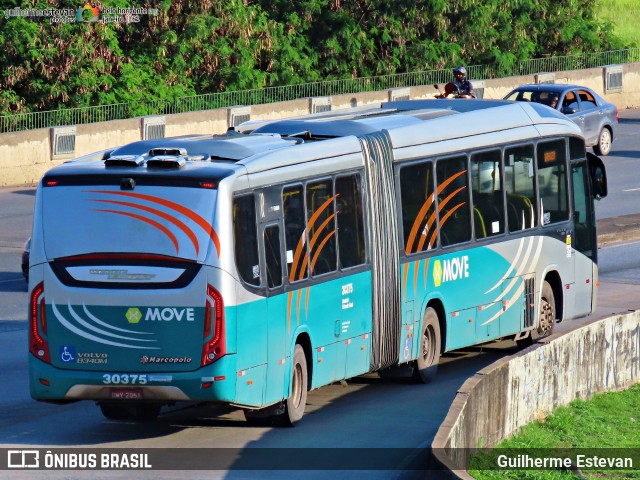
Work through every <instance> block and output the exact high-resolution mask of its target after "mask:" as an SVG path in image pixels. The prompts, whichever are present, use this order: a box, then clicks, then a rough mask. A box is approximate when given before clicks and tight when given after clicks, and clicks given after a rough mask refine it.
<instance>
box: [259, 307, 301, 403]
mask: <svg viewBox="0 0 640 480" xmlns="http://www.w3.org/2000/svg"><path fill="white" fill-rule="evenodd" d="M266 306H267V311H266V312H263V315H264V316H265V318H268V319H269V322H268V323H269V331H268V332H267V336H268V339H267V359H268V363H267V385H266V393H265V404H266V405H270V404H272V403H275V402H278V401H280V400H282V399H283V398H285V397H287V396H288V392H287V391H286V388H287V386H288V383H289V382H287V376H288V374H289V372H290V369H291V366H290V365H291V351H290V345H291V341H290V339H289V336H288V335H287V297H286V295H276V296H273V297H269V298H267V304H266ZM265 313H266V315H265ZM309 360H310V359H309Z"/></svg>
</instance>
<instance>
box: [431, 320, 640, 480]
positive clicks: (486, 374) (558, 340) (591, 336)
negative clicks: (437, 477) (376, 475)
mask: <svg viewBox="0 0 640 480" xmlns="http://www.w3.org/2000/svg"><path fill="white" fill-rule="evenodd" d="M638 382H640V311H634V312H631V313H627V314H622V315H617V316H613V317H609V318H606V319H603V320H600V321H597V322H595V323H592V324H590V325H587V326H585V327H582V328H580V329H577V330H574V331H573V332H570V333H567V334H564V335H562V336H551V337H549V339H545V341H544V343H540V344H536V345H534V346H532V347H530V348H529V349H527V350H524V351H522V352H520V353H518V354H517V355H514V356H511V357H507V358H504V359H502V360H499V361H498V362H496V363H494V364H492V365H490V366H488V367H487V368H485V369H483V370H480V371H479V372H478V373H477V374H476V375H474V376H473V377H471V378H469V379H468V380H467V381H466V382H465V383H464V384H463V385H462V387H461V388H460V390H459V391H458V394H457V396H456V398H455V400H454V402H453V403H452V405H451V408H450V410H449V413H448V414H447V417H446V419H445V421H444V422H443V423H442V425H441V426H440V429H439V430H438V433H437V434H436V437H435V439H434V441H433V443H432V448H433V451H434V454H435V455H436V457H437V459H438V460H439V461H440V462H441V463H443V464H444V465H445V466H447V467H448V468H449V469H451V470H452V471H453V475H454V476H455V477H456V478H462V479H472V477H471V476H470V475H469V474H468V473H466V470H465V469H466V467H467V465H466V454H467V453H468V450H466V449H473V448H484V447H486V448H490V447H493V446H495V445H496V444H497V443H499V442H500V441H501V440H503V439H505V438H507V437H509V436H511V435H512V434H514V433H516V432H517V431H518V429H519V428H520V427H522V426H523V425H526V424H528V423H531V422H533V421H536V420H541V419H544V418H545V417H546V416H547V415H548V414H549V413H551V412H552V411H553V410H555V409H556V408H557V407H559V406H562V405H567V404H568V403H570V402H571V401H573V400H575V399H577V398H580V399H588V398H590V397H591V396H592V395H594V394H596V393H601V392H608V391H618V390H624V389H627V388H629V387H631V386H633V385H635V384H636V383H638Z"/></svg>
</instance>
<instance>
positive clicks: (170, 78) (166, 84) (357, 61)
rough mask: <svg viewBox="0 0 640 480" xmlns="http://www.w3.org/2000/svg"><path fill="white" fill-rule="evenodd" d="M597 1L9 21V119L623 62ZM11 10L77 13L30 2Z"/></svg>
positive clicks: (285, 5)
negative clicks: (393, 79) (432, 74)
mask: <svg viewBox="0 0 640 480" xmlns="http://www.w3.org/2000/svg"><path fill="white" fill-rule="evenodd" d="M595 2H596V0H562V1H560V0H484V1H483V2H477V1H469V0H395V1H394V2H389V1H382V0H354V1H349V2H347V1H342V0H296V1H291V0H268V1H267V0H254V1H249V0H227V1H226V2H217V1H213V0H204V1H199V2H196V1H193V0H177V1H170V0H161V1H151V0H103V1H102V2H101V3H98V2H91V5H92V6H94V7H98V8H99V9H100V10H101V11H104V9H105V8H107V7H120V8H134V7H147V8H157V9H158V11H159V14H158V15H157V16H149V15H140V16H139V18H138V19H139V22H133V23H104V24H103V23H89V22H80V23H76V22H74V23H51V22H50V21H49V20H48V19H47V18H17V17H8V18H5V17H4V16H2V17H0V40H1V42H0V43H1V44H2V45H3V46H4V48H3V49H1V50H0V65H1V66H2V69H1V70H0V114H8V113H18V112H29V111H41V110H53V109H58V108H68V107H84V106H91V105H100V104H113V103H123V102H125V103H130V104H132V114H135V115H138V114H145V113H148V112H147V109H146V107H144V106H143V105H142V104H146V103H148V102H156V104H157V106H158V108H159V109H160V110H161V108H162V105H165V104H167V103H168V102H171V101H173V100H174V99H176V98H180V97H184V96H189V95H196V94H205V93H215V92H221V91H233V90H241V89H259V88H264V87H268V86H278V85H288V84H297V83H304V82H313V81H320V80H327V79H345V78H356V77H365V76H376V75H385V74H393V73H403V72H410V71H416V70H427V69H440V68H444V67H447V66H452V65H456V64H466V65H474V64H487V63H490V64H496V73H497V74H508V73H509V72H511V71H512V68H513V66H514V65H515V64H516V63H517V62H519V61H522V60H528V59H531V58H536V57H543V56H549V55H569V54H578V53H584V52H593V51H601V50H608V49H611V48H620V47H622V46H623V45H624V44H623V42H622V41H621V40H619V39H617V38H616V37H614V36H613V25H612V23H611V22H609V21H604V22H602V21H600V20H598V19H597V18H596V17H595V8H596V5H595ZM4 3H5V4H6V5H7V7H8V8H12V7H15V6H20V7H21V8H57V9H60V8H70V9H72V10H73V11H74V12H75V11H76V9H77V7H78V5H80V4H79V3H78V2H71V1H68V0H48V1H44V0H31V1H28V2H25V3H19V2H18V1H17V0H9V1H6V2H4Z"/></svg>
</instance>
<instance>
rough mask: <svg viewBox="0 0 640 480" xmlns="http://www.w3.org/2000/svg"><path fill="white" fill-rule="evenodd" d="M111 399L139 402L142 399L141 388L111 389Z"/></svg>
mask: <svg viewBox="0 0 640 480" xmlns="http://www.w3.org/2000/svg"><path fill="white" fill-rule="evenodd" d="M111 398H117V399H119V400H140V399H142V389H141V388H112V389H111Z"/></svg>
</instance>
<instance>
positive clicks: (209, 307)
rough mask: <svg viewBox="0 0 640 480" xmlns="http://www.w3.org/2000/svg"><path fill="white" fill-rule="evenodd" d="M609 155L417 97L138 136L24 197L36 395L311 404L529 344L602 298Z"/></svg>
mask: <svg viewBox="0 0 640 480" xmlns="http://www.w3.org/2000/svg"><path fill="white" fill-rule="evenodd" d="M606 193H607V189H606V173H605V170H604V166H603V164H602V161H600V159H599V158H598V157H596V156H595V155H593V154H591V153H587V151H586V148H585V142H584V140H583V138H582V137H581V136H580V130H579V128H578V127H577V126H576V125H575V124H574V123H572V122H571V121H569V120H567V119H566V118H565V117H564V116H562V115H561V114H559V113H557V112H555V111H554V110H552V109H550V108H548V107H546V106H544V105H538V104H525V103H511V102H505V101H483V100H477V101H476V100H465V101H460V100H417V101H404V102H393V103H385V104H382V105H381V106H377V107H375V108H373V107H372V108H359V109H355V110H349V111H336V112H329V113H325V114H319V115H309V116H304V117H297V118H291V119H285V120H274V121H269V122H250V123H248V124H245V125H244V126H242V127H241V128H238V129H237V131H230V132H227V133H226V134H224V135H217V136H216V135H213V136H212V135H191V136H184V137H176V138H166V139H156V140H144V141H137V142H133V143H130V144H128V145H124V146H121V147H118V148H115V149H112V150H109V151H104V152H99V153H96V154H93V155H88V156H86V157H83V158H80V159H77V160H74V161H70V162H67V163H65V164H63V165H60V166H58V167H55V168H53V169H52V170H50V171H49V172H47V173H46V174H45V176H44V177H43V178H42V180H41V182H40V184H39V186H38V190H37V195H36V206H35V215H34V225H33V237H32V244H31V257H30V267H29V269H30V275H29V292H30V293H29V295H30V306H29V321H30V329H29V333H30V335H29V351H30V355H29V374H30V390H31V395H32V397H33V398H35V399H37V400H41V401H49V402H56V403H64V402H70V401H77V400H92V401H95V402H96V403H97V404H98V405H99V406H100V408H101V410H102V413H103V414H104V415H105V416H106V417H107V418H111V419H126V418H130V419H131V418H132V419H153V418H155V417H156V416H157V415H158V414H159V412H160V410H161V408H162V407H163V406H165V405H171V404H174V403H176V402H199V403H200V402H221V403H224V404H227V405H231V406H234V407H239V408H242V409H244V411H245V412H246V417H247V419H248V420H251V421H260V422H263V421H264V420H265V419H268V420H269V422H271V421H274V422H275V423H277V424H284V425H292V424H294V423H295V422H297V421H298V420H300V418H301V417H302V416H303V413H304V409H305V403H306V398H307V392H308V391H309V390H311V389H315V388H318V387H321V386H323V385H327V384H330V383H332V382H336V381H339V380H342V379H348V378H351V377H354V376H358V375H362V374H366V373H369V372H375V371H381V372H389V371H390V370H392V369H397V368H404V369H408V368H409V367H411V368H412V369H413V374H414V377H415V379H416V380H417V381H421V382H427V381H429V380H430V379H431V378H432V376H433V374H434V371H435V368H436V367H437V364H438V362H439V359H440V356H441V354H443V353H444V352H448V351H451V350H455V349H460V348H463V347H467V346H470V345H476V344H480V343H485V342H489V341H492V340H496V339H512V340H515V341H517V342H518V343H519V344H520V345H523V346H524V345H528V344H530V343H531V342H533V341H535V340H536V339H538V338H540V337H542V336H546V335H548V334H549V333H551V332H552V331H553V328H554V325H555V323H556V322H559V321H561V320H567V319H572V318H575V317H579V316H584V315H587V314H589V313H591V312H592V311H593V309H594V308H595V303H596V292H597V285H598V270H597V266H596V260H597V258H596V254H597V248H596V231H595V215H594V199H597V198H601V197H604V196H606Z"/></svg>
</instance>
